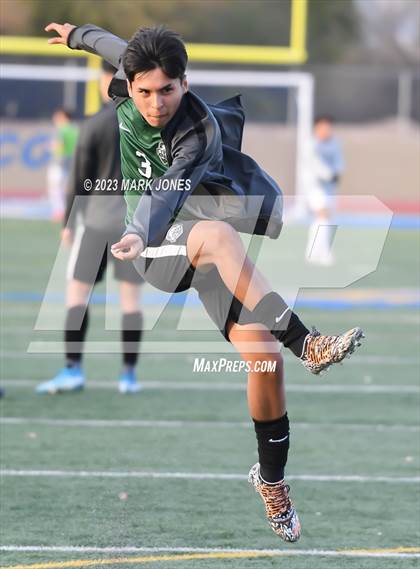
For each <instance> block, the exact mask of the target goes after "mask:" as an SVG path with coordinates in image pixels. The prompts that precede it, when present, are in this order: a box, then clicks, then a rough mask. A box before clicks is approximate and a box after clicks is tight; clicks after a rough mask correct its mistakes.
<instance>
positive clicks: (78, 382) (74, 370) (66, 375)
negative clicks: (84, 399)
mask: <svg viewBox="0 0 420 569" xmlns="http://www.w3.org/2000/svg"><path fill="white" fill-rule="evenodd" d="M84 386H85V378H84V375H83V371H82V368H81V367H79V366H75V367H65V368H63V369H62V370H61V371H60V372H59V373H58V374H57V375H56V376H55V377H53V379H50V381H44V383H40V384H39V385H38V386H37V387H36V389H35V391H36V393H39V394H47V393H49V394H50V395H55V394H56V393H64V392H65V391H80V390H81V389H83V388H84Z"/></svg>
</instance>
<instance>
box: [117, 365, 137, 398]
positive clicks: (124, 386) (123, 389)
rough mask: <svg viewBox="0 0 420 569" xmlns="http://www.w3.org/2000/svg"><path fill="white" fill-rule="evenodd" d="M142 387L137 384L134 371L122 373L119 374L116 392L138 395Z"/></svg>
mask: <svg viewBox="0 0 420 569" xmlns="http://www.w3.org/2000/svg"><path fill="white" fill-rule="evenodd" d="M141 389H142V386H141V385H140V384H139V383H137V378H136V374H135V373H134V369H132V370H128V371H124V372H122V373H121V375H120V378H119V381H118V391H119V392H120V393H123V394H124V395H125V394H127V393H138V392H139V391H140V390H141Z"/></svg>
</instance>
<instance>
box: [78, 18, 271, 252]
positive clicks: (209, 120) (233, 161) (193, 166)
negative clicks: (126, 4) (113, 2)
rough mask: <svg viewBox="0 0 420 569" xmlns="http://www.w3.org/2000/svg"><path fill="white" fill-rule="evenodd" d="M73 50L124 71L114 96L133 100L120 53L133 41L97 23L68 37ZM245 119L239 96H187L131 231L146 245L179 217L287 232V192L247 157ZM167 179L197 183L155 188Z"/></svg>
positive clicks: (158, 238) (248, 230)
mask: <svg viewBox="0 0 420 569" xmlns="http://www.w3.org/2000/svg"><path fill="white" fill-rule="evenodd" d="M68 45H69V47H70V48H72V49H83V50H85V51H88V52H90V53H95V54H98V55H100V56H101V57H103V58H104V59H106V60H107V61H109V62H110V63H111V64H112V65H114V66H115V67H116V68H117V69H118V71H117V73H116V74H115V76H114V78H113V80H112V82H111V85H110V95H111V96H112V97H113V98H114V99H116V102H117V104H118V100H119V99H121V98H126V97H128V90H127V85H126V76H125V73H124V69H123V67H122V56H123V54H124V51H125V49H126V47H127V42H125V41H124V40H122V39H121V38H118V37H117V36H114V35H113V34H111V33H109V32H107V31H105V30H103V29H101V28H98V27H97V26H94V25H92V24H86V25H84V26H81V27H79V28H75V29H74V30H73V31H72V32H71V34H70V35H69V39H68ZM244 122H245V116H244V112H243V109H242V106H241V102H240V97H239V96H236V97H233V98H231V99H228V100H227V101H223V102H222V103H219V104H218V105H208V104H206V103H205V102H204V101H202V100H201V99H200V98H199V97H198V96H197V95H196V94H195V93H193V92H191V91H189V92H187V93H186V94H185V95H184V96H183V98H182V100H181V104H180V107H179V108H178V110H177V112H176V113H175V115H174V117H173V118H172V119H171V120H170V122H169V123H168V124H167V125H166V126H165V127H164V129H163V130H162V132H161V137H162V140H163V142H164V144H165V147H166V154H167V159H168V163H169V168H168V170H167V171H166V172H165V174H164V175H163V176H162V177H161V178H158V179H157V180H155V181H154V183H153V184H152V188H151V191H149V192H148V193H147V194H145V195H143V196H142V198H141V199H140V201H139V205H138V207H137V209H136V211H135V214H134V216H133V220H132V223H131V224H130V225H129V226H128V227H127V233H138V234H139V235H140V236H141V237H142V239H143V241H144V243H145V245H150V244H157V243H159V242H160V241H161V240H162V239H163V237H164V235H165V233H166V231H167V229H168V228H169V226H170V225H171V224H172V223H173V221H174V220H175V219H177V218H178V219H220V220H223V221H226V222H228V223H230V224H231V225H232V226H234V227H235V228H236V229H237V230H238V231H242V232H246V233H252V234H257V235H267V236H269V237H271V238H277V237H278V236H279V234H280V231H281V228H282V193H281V190H280V188H279V187H278V185H277V184H276V182H275V181H274V180H273V179H272V178H271V177H270V176H269V175H268V174H267V173H266V172H264V170H262V168H260V166H259V165H258V164H257V163H256V162H255V161H254V160H253V159H252V158H250V157H249V156H247V155H246V154H244V153H242V152H241V143H242V132H243V127H244ZM162 178H168V179H171V180H174V179H183V180H187V179H190V180H191V188H192V191H165V192H162V191H154V188H158V187H161V181H162Z"/></svg>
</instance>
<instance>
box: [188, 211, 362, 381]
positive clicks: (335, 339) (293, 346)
mask: <svg viewBox="0 0 420 569" xmlns="http://www.w3.org/2000/svg"><path fill="white" fill-rule="evenodd" d="M187 253H188V257H189V259H190V261H191V263H192V264H193V266H194V267H195V268H196V269H198V270H202V271H205V270H207V268H208V267H209V266H216V267H217V269H218V271H219V274H220V276H221V278H222V280H223V282H224V283H225V285H226V287H227V288H228V289H229V290H230V291H231V293H232V295H233V296H235V297H236V298H237V299H238V300H239V301H240V302H241V303H242V304H243V305H244V306H245V307H246V308H247V309H248V310H250V311H251V312H252V313H253V316H254V317H255V321H256V322H259V323H261V324H263V325H264V326H265V327H266V328H267V329H268V330H270V331H271V333H272V334H273V335H274V336H275V338H276V339H277V340H279V341H280V342H282V343H283V345H284V346H285V347H286V348H289V349H290V350H291V351H292V352H293V353H294V354H295V356H297V357H298V358H300V359H301V360H302V363H303V365H304V366H305V367H306V368H307V369H308V370H309V371H311V372H312V373H314V374H318V373H320V372H321V371H323V370H325V369H327V368H328V367H330V366H331V365H332V364H334V363H338V362H340V361H342V360H343V359H344V358H345V357H346V356H349V355H350V354H351V353H353V352H354V350H355V349H356V347H358V346H359V345H360V340H361V338H363V337H364V335H363V332H362V330H361V329H360V328H353V329H351V330H349V331H348V332H346V333H344V334H342V335H338V336H322V335H321V334H319V332H317V331H316V330H315V329H314V330H313V331H312V332H310V331H309V330H308V328H307V327H306V326H305V325H304V324H303V322H302V321H301V320H300V318H299V317H298V316H297V314H295V313H294V312H293V311H292V310H291V309H290V307H289V306H288V305H287V304H286V302H285V301H284V300H283V298H282V297H281V296H280V295H279V294H277V293H275V292H273V290H272V288H271V287H270V285H269V284H268V282H267V280H266V279H265V277H264V276H263V275H262V274H261V272H260V271H259V270H258V269H257V267H256V266H255V265H254V264H253V263H252V261H251V260H250V259H249V257H248V256H247V254H246V251H245V248H244V246H243V243H242V240H241V238H240V236H239V234H238V232H237V231H236V230H235V229H234V228H233V227H231V226H230V225H228V224H227V223H224V222H223V221H200V222H198V223H197V224H195V226H194V227H193V229H192V230H191V232H190V234H189V236H188V241H187Z"/></svg>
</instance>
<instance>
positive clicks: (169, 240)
mask: <svg viewBox="0 0 420 569" xmlns="http://www.w3.org/2000/svg"><path fill="white" fill-rule="evenodd" d="M196 223H198V221H182V222H176V223H174V224H173V225H172V226H171V227H170V228H169V230H168V232H167V233H166V237H165V239H164V241H162V242H161V243H160V244H158V245H156V246H149V247H146V249H145V250H144V251H143V253H142V254H141V257H140V258H139V259H137V260H136V261H134V265H135V267H136V269H137V270H138V271H139V273H140V274H141V276H142V277H143V278H144V280H145V281H147V282H148V283H150V284H151V285H153V286H154V287H156V288H158V289H160V290H163V291H165V292H182V291H184V290H187V289H188V288H195V289H196V290H197V292H198V295H199V298H200V300H201V302H202V303H203V305H204V308H205V309H206V311H207V313H208V315H209V316H210V318H211V319H212V320H213V322H214V323H215V324H216V326H217V328H218V329H219V330H220V332H221V333H222V334H223V336H224V337H225V338H226V340H229V338H228V332H227V329H226V328H227V325H228V324H229V322H238V321H239V318H240V323H241V324H250V323H254V322H255V318H253V316H252V314H251V312H250V311H249V310H248V309H247V308H245V306H243V305H242V303H241V302H240V301H239V300H238V299H237V298H235V297H233V295H232V293H231V292H230V291H229V289H228V288H227V287H226V285H225V284H224V282H223V280H222V278H221V277H220V275H219V271H218V270H217V268H214V269H212V270H211V271H209V272H208V273H202V272H200V271H196V270H195V269H194V267H193V266H192V265H191V263H190V261H189V259H188V256H187V239H188V235H189V234H190V231H191V229H192V228H193V227H194V225H195V224H196Z"/></svg>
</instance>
